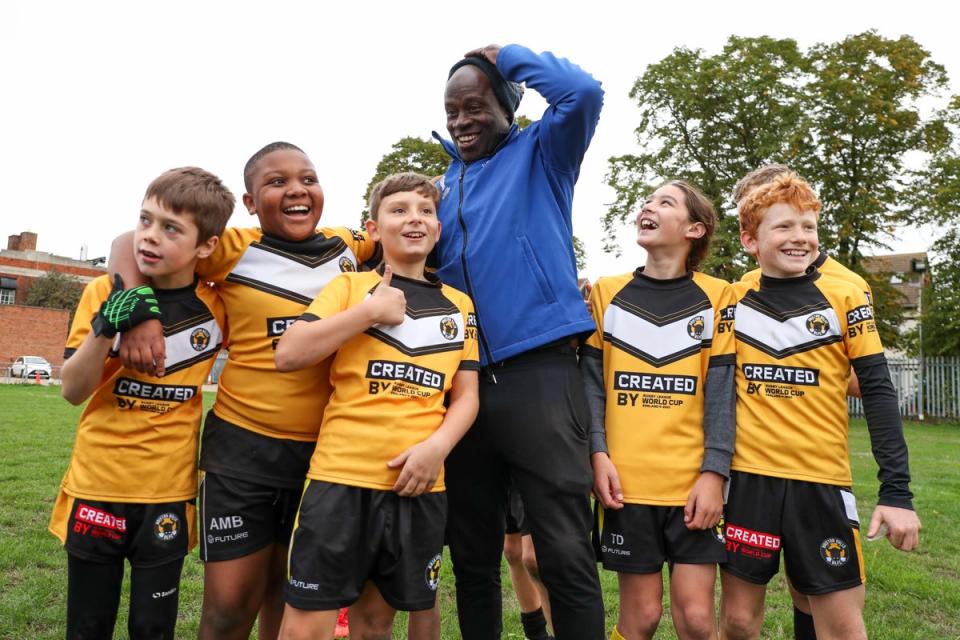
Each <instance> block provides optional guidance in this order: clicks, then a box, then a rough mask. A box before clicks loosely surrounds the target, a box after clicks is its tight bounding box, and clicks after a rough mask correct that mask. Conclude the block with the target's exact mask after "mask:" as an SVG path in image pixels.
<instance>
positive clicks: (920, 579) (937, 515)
mask: <svg viewBox="0 0 960 640" xmlns="http://www.w3.org/2000/svg"><path fill="white" fill-rule="evenodd" d="M206 400H207V403H208V404H209V402H211V401H212V395H211V396H209V397H208V398H207V399H206ZM0 407H3V413H2V415H3V419H2V423H0V461H2V465H0V638H3V639H7V638H10V639H13V638H17V639H20V638H37V639H40V638H51V639H52V638H62V637H63V624H64V617H65V610H66V584H67V581H66V555H65V554H64V552H63V550H62V549H61V548H59V547H60V545H59V542H58V541H57V540H56V539H55V538H54V537H53V536H51V535H50V534H49V533H48V532H47V530H46V527H47V519H48V517H49V514H50V508H51V506H52V504H53V499H54V497H55V495H56V492H57V487H58V483H59V482H60V478H61V476H62V475H63V472H64V470H65V469H66V465H67V462H68V460H69V456H70V447H71V446H72V444H73V434H74V429H75V427H76V423H77V419H78V417H79V415H80V409H79V408H77V407H72V406H70V405H69V404H67V402H65V401H64V400H62V399H61V398H60V395H59V388H57V387H44V386H33V385H13V386H0ZM906 431H907V441H908V443H909V445H910V452H911V471H912V473H913V484H912V488H913V491H914V493H915V494H916V496H917V498H916V506H917V510H918V512H919V514H920V517H921V519H922V521H923V526H924V528H923V533H922V536H921V548H920V550H919V551H917V552H914V553H911V554H904V553H899V552H897V551H894V550H893V549H892V548H891V547H890V546H889V544H887V543H886V542H885V541H878V542H870V543H864V555H865V559H866V564H867V575H868V580H869V582H868V585H867V609H866V620H867V628H868V630H869V632H870V637H871V638H879V639H888V640H895V639H902V640H916V639H931V640H933V639H937V640H939V639H943V638H955V639H960V501H958V500H957V498H958V496H960V467H958V463H957V461H958V460H960V425H957V424H941V425H919V424H908V425H907V428H906ZM851 443H852V446H851V451H852V455H851V457H852V462H853V470H854V476H855V478H856V488H857V494H858V495H859V508H860V516H861V518H862V519H863V520H865V521H866V520H868V518H869V514H870V511H871V509H872V508H873V498H874V497H875V496H876V489H877V482H876V479H875V475H876V468H875V463H874V462H873V458H872V456H871V454H870V447H869V442H868V439H867V433H866V428H865V426H864V424H863V422H862V421H854V423H853V424H852V427H851ZM505 567H506V565H504V573H503V584H504V637H505V638H522V637H523V634H522V631H521V629H520V624H519V614H518V610H517V608H516V600H515V599H514V598H513V596H512V593H511V591H510V584H509V577H508V576H509V574H508V573H507V572H506V569H505ZM201 576H202V569H201V565H200V562H199V560H197V558H196V555H195V554H194V555H193V556H191V557H190V558H188V560H187V563H186V565H185V569H184V578H183V584H182V593H181V596H180V622H179V625H178V627H177V637H178V638H193V637H196V626H197V620H198V617H199V611H200V599H201V593H202V584H201ZM601 578H602V581H603V586H604V594H605V600H606V605H607V620H608V629H609V628H610V627H611V626H612V625H613V623H614V621H615V620H616V616H617V591H616V576H615V575H614V574H611V573H606V572H602V574H601ZM440 598H441V603H442V607H443V610H442V611H443V637H444V638H450V639H453V638H457V637H458V635H459V634H458V633H457V627H456V611H455V605H454V597H453V579H452V575H451V574H450V569H449V562H448V563H445V565H444V575H443V577H442V580H441V588H440ZM125 607H126V604H125V602H124V603H123V604H122V605H121V615H120V620H119V621H118V623H117V629H118V631H117V634H116V637H118V638H123V637H126V631H125V629H126V622H125V614H124V609H125ZM791 625H792V607H791V605H790V601H789V596H788V595H787V593H786V589H785V587H784V585H783V580H782V579H780V578H779V577H778V578H776V579H774V581H773V582H772V583H771V587H770V590H769V592H768V598H767V617H766V621H765V623H764V630H763V637H764V638H792V637H793V636H792V632H791ZM404 636H405V624H403V623H402V620H401V621H400V622H399V623H398V624H397V631H396V632H395V637H397V638H402V637H404ZM657 637H658V638H675V637H676V635H675V634H674V632H673V625H672V624H671V623H670V619H669V613H666V614H665V616H664V620H663V622H662V623H661V626H660V630H659V632H658V634H657Z"/></svg>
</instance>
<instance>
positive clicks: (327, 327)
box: [274, 266, 407, 371]
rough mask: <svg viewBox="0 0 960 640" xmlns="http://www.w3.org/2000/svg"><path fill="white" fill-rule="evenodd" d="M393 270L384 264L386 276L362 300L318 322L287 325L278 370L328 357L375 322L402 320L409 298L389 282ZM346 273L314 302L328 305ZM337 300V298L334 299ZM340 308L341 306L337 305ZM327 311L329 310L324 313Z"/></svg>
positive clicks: (276, 356)
mask: <svg viewBox="0 0 960 640" xmlns="http://www.w3.org/2000/svg"><path fill="white" fill-rule="evenodd" d="M392 279H393V271H392V270H391V269H390V267H389V266H387V267H385V268H384V272H383V278H382V279H381V280H380V283H379V284H378V285H377V288H376V289H375V290H374V291H373V293H372V294H371V295H370V296H369V297H367V298H365V299H364V300H363V301H362V302H361V303H359V304H355V305H353V306H352V307H349V308H347V309H343V310H341V311H339V312H338V313H333V314H331V315H329V317H323V318H321V319H320V320H316V321H315V322H305V321H303V320H298V321H297V322H294V323H293V325H291V327H290V328H289V329H287V330H286V331H285V332H284V334H283V336H282V337H281V338H280V341H279V342H278V343H277V350H276V353H275V354H274V362H275V363H276V365H277V369H278V370H279V371H297V370H298V369H305V368H307V367H310V366H312V365H315V364H317V363H318V362H322V361H323V360H326V359H327V358H328V357H329V356H331V355H332V354H333V353H334V352H336V350H337V349H339V348H340V347H341V346H343V344H344V343H345V342H346V341H347V340H349V339H350V338H352V337H354V336H356V335H358V334H360V333H363V332H364V331H366V330H367V329H369V328H370V327H372V326H373V325H375V324H386V325H391V326H395V325H398V324H401V323H402V322H403V318H404V316H405V313H406V309H407V299H406V297H405V296H404V295H403V291H401V290H400V289H397V288H395V287H391V286H390V281H391V280H392ZM346 285H347V280H346V277H345V276H339V277H338V278H336V279H335V280H333V281H332V282H331V283H330V285H328V286H327V287H326V288H325V289H324V290H323V291H321V292H320V295H319V296H317V299H316V300H315V301H314V303H313V304H312V305H310V307H309V308H308V309H307V313H311V311H310V310H311V309H315V308H317V306H318V305H319V306H321V307H324V306H327V305H326V304H325V303H326V302H327V301H328V300H327V299H329V298H336V297H339V295H338V294H339V292H338V291H336V287H341V286H346ZM334 302H335V301H334ZM334 306H335V308H340V309H342V307H336V305H334ZM322 315H326V314H322Z"/></svg>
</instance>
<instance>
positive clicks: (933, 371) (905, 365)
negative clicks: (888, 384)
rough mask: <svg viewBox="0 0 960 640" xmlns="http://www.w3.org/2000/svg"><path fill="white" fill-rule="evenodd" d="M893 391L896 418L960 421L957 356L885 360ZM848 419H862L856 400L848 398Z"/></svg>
mask: <svg viewBox="0 0 960 640" xmlns="http://www.w3.org/2000/svg"><path fill="white" fill-rule="evenodd" d="M887 366H888V367H889V368H890V377H891V378H892V379H893V386H894V388H895V389H896V390H897V400H898V402H899V404H900V415H902V416H903V417H905V418H922V419H927V418H934V419H937V420H942V419H958V418H960V357H956V356H954V357H940V358H924V359H923V370H922V371H921V369H920V359H919V358H900V359H888V360H887ZM848 405H849V408H850V415H851V416H860V417H862V416H863V404H862V403H861V402H860V399H859V398H849V399H848Z"/></svg>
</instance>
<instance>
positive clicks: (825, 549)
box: [820, 538, 850, 567]
mask: <svg viewBox="0 0 960 640" xmlns="http://www.w3.org/2000/svg"><path fill="white" fill-rule="evenodd" d="M820 557H821V558H823V561H824V562H826V563H827V564H828V565H830V566H831V567H842V566H843V565H845V564H847V560H849V559H850V556H849V555H847V543H846V542H844V541H843V540H841V539H840V538H827V539H826V540H824V541H823V542H821V543H820Z"/></svg>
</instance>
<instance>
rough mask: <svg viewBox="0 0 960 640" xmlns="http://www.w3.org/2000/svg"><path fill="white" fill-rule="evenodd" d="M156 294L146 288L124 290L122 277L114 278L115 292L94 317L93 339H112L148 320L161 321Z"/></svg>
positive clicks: (113, 290)
mask: <svg viewBox="0 0 960 640" xmlns="http://www.w3.org/2000/svg"><path fill="white" fill-rule="evenodd" d="M155 296H156V294H155V293H154V292H153V289H152V288H150V287H147V286H140V287H134V288H133V289H127V290H124V288H123V278H121V277H120V274H119V273H118V274H116V275H114V277H113V289H112V290H111V291H110V295H109V296H107V299H106V300H104V301H103V304H102V305H100V311H99V312H98V313H97V315H95V316H93V322H92V323H91V324H92V326H93V335H95V336H105V337H107V338H112V337H114V336H115V335H117V333H118V332H120V333H122V332H124V331H127V330H129V329H132V328H133V327H135V326H137V325H138V324H140V323H141V322H144V321H146V320H159V319H160V307H159V306H158V304H159V303H158V302H157V298H156V297H155Z"/></svg>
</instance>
